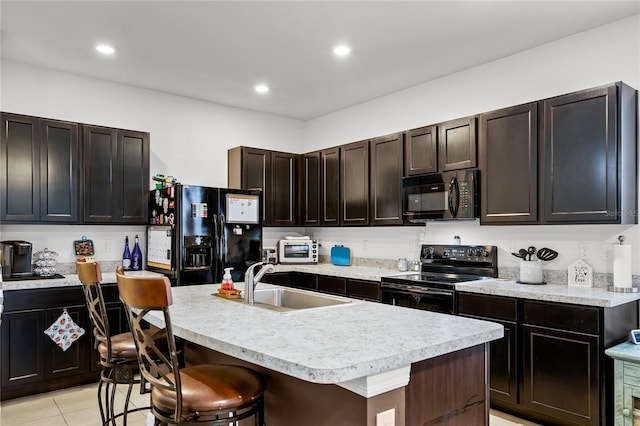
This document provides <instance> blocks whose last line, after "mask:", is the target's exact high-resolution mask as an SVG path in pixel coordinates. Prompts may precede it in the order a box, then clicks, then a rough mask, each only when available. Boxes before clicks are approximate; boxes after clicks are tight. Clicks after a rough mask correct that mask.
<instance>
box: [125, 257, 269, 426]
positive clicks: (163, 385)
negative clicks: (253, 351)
mask: <svg viewBox="0 0 640 426" xmlns="http://www.w3.org/2000/svg"><path fill="white" fill-rule="evenodd" d="M116 278H117V281H118V289H119V290H120V299H121V300H122V302H123V303H124V305H125V310H126V311H127V318H128V319H129V325H130V327H131V330H132V331H133V336H134V339H135V343H136V349H137V351H138V359H139V361H140V365H139V366H140V374H141V375H142V376H143V377H144V379H145V380H146V381H148V382H149V384H150V385H151V412H152V413H153V415H154V417H155V420H156V421H155V424H156V425H159V424H162V425H164V424H179V425H183V424H188V423H207V424H208V425H212V426H213V425H225V426H227V425H229V424H232V423H233V424H238V422H239V421H240V420H243V419H247V418H249V417H253V419H254V422H255V425H256V426H263V425H264V392H265V389H266V384H265V381H264V379H263V377H262V376H261V375H259V374H258V373H256V372H255V371H253V370H251V369H249V368H245V367H240V366H236V365H223V364H208V365H197V366H189V367H184V368H180V364H179V362H178V357H177V354H176V345H175V337H174V335H173V330H172V326H171V317H170V315H169V306H171V304H172V303H173V301H172V296H171V284H170V282H169V280H168V279H167V278H166V277H148V276H147V277H145V276H132V275H125V274H124V271H123V270H122V268H118V269H117V270H116ZM151 311H158V312H161V313H162V316H163V319H164V328H161V329H154V328H146V327H144V324H145V323H146V321H145V319H144V318H145V316H146V315H147V314H148V313H149V312H151ZM160 335H162V336H164V337H165V342H166V344H165V345H164V346H165V347H164V348H162V347H160V346H159V345H158V344H157V342H158V341H159V339H158V337H159V336H160ZM242 424H245V423H242Z"/></svg>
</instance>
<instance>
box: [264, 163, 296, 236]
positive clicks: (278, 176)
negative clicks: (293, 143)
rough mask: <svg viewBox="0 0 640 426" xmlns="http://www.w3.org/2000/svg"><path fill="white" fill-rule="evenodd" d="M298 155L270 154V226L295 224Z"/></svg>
mask: <svg viewBox="0 0 640 426" xmlns="http://www.w3.org/2000/svg"><path fill="white" fill-rule="evenodd" d="M299 158H300V156H299V155H296V154H288V153H284V152H272V153H271V185H270V192H271V198H270V200H271V201H270V204H271V225H273V226H292V225H296V224H297V215H296V214H297V204H296V203H297V190H298V187H297V175H298V172H297V168H298V166H299Z"/></svg>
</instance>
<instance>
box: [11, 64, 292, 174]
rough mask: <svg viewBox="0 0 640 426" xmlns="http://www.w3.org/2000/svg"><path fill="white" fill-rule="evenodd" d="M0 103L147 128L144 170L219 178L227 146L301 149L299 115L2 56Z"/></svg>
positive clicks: (99, 122)
mask: <svg viewBox="0 0 640 426" xmlns="http://www.w3.org/2000/svg"><path fill="white" fill-rule="evenodd" d="M1 65H2V74H1V80H0V93H1V94H2V96H1V97H0V109H1V110H2V111H7V112H13V113H22V114H29V115H35V116H39V117H50V118H55V119H60V120H69V121H76V122H81V123H88V124H96V125H102V126H111V127H118V128H124V129H131V130H143V131H146V132H149V133H150V134H151V174H152V175H154V174H156V173H162V174H165V175H172V176H175V177H177V178H178V180H179V181H180V182H183V183H188V184H192V185H206V186H222V187H226V185H227V149H229V148H232V147H235V146H239V145H247V146H253V147H258V148H261V147H265V148H271V149H276V150H282V151H288V152H302V149H303V144H302V137H303V129H304V123H303V122H301V121H298V120H293V119H289V118H282V117H277V116H274V115H269V114H261V113H256V112H251V111H247V110H243V109H239V108H231V107H226V106H222V105H217V104H213V103H210V102H203V101H199V100H195V99H190V98H185V97H182V96H175V95H170V94H166V93H160V92H155V91H151V90H145V89H140V88H136V87H132V86H126V85H122V84H116V83H110V82H107V81H102V80H95V79H90V78H85V77H81V76H77V75H72V74H68V73H62V72H58V71H52V70H47V69H43V68H38V67H33V66H28V65H23V64H17V63H14V62H10V61H2V64H1Z"/></svg>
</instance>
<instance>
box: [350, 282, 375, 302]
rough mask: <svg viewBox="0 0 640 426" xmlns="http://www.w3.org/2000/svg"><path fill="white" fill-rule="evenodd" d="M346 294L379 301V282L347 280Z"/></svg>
mask: <svg viewBox="0 0 640 426" xmlns="http://www.w3.org/2000/svg"><path fill="white" fill-rule="evenodd" d="M347 296H349V297H355V298H359V299H360V298H361V299H367V300H374V301H376V302H379V301H380V283H379V282H377V281H364V280H347Z"/></svg>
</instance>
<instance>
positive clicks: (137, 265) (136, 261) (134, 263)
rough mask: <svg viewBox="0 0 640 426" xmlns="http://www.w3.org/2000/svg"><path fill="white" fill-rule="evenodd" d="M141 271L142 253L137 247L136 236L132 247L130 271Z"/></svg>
mask: <svg viewBox="0 0 640 426" xmlns="http://www.w3.org/2000/svg"><path fill="white" fill-rule="evenodd" d="M141 269H142V251H140V246H139V245H138V236H137V235H136V240H135V244H134V246H133V255H132V256H131V270H132V271H140V270H141Z"/></svg>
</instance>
